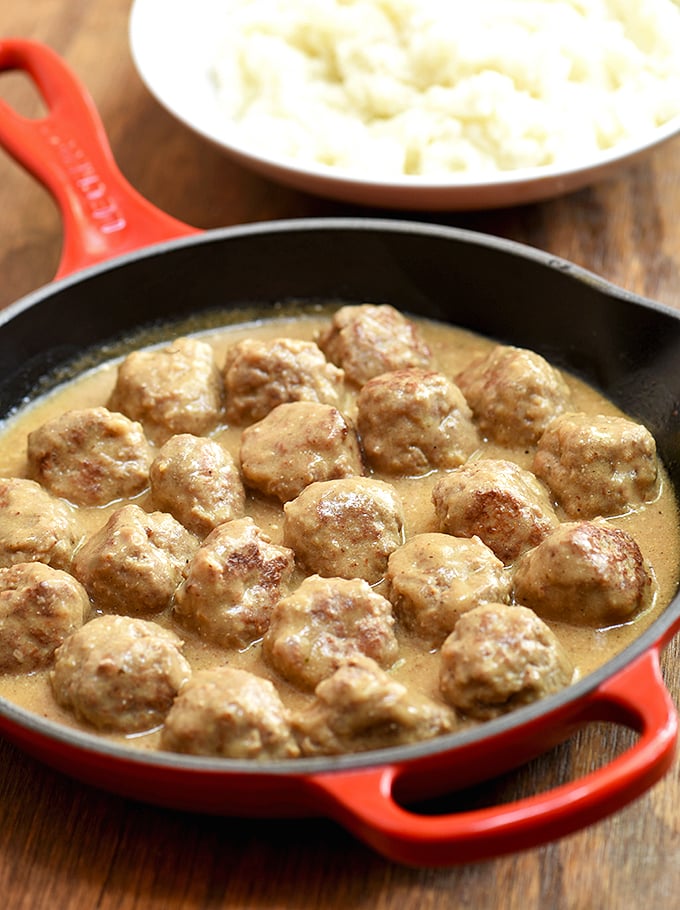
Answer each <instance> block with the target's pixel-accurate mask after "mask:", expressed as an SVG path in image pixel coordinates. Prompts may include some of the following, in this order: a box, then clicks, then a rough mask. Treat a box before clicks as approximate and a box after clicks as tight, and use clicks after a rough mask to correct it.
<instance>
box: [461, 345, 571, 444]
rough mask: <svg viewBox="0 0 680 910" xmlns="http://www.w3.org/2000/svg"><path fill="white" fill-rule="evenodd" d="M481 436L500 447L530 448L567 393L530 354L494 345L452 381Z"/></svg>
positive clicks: (545, 365)
mask: <svg viewBox="0 0 680 910" xmlns="http://www.w3.org/2000/svg"><path fill="white" fill-rule="evenodd" d="M456 382H457V383H458V385H459V386H460V388H461V389H462V391H463V394H464V395H465V397H466V398H467V401H468V404H469V405H470V407H471V408H472V410H473V413H474V415H475V418H476V420H477V423H478V424H479V428H480V430H481V431H482V433H483V434H484V435H485V436H486V437H487V438H488V439H491V440H494V441H495V442H499V443H501V444H503V445H517V446H522V445H531V444H533V443H535V442H536V441H537V440H538V438H539V436H540V435H541V433H542V432H543V430H544V429H545V427H546V426H547V425H548V423H549V422H550V421H551V420H552V419H553V417H555V416H556V415H557V414H560V413H562V411H564V410H565V409H566V408H567V407H568V405H569V402H570V400H571V393H570V391H569V387H568V386H567V384H566V382H565V381H564V379H563V378H562V376H561V374H560V373H559V372H558V371H557V370H556V369H555V368H554V367H552V366H551V365H550V364H549V363H548V362H547V360H545V359H544V358H543V357H541V355H540V354H537V353H536V352H534V351H527V350H525V349H524V348H515V347H511V346H505V345H497V346H496V347H494V348H492V350H491V351H490V352H489V353H488V354H487V355H485V356H482V357H481V358H479V359H476V360H474V361H473V362H472V363H470V364H469V365H468V366H467V367H466V368H465V369H464V370H462V371H461V372H460V373H459V374H458V375H457V376H456Z"/></svg>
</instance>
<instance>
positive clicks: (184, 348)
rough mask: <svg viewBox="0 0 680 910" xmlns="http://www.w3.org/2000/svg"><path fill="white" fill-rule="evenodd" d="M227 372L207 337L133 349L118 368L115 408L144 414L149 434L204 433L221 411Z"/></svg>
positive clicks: (112, 401)
mask: <svg viewBox="0 0 680 910" xmlns="http://www.w3.org/2000/svg"><path fill="white" fill-rule="evenodd" d="M222 399H223V388H222V377H221V376H220V371H219V369H218V367H217V364H216V363H215V358H214V356H213V350H212V348H211V347H210V345H209V344H207V343H206V342H205V341H198V340H196V339H195V338H178V339H177V340H176V341H173V342H172V344H170V345H168V346H167V347H164V348H160V349H156V350H144V351H133V352H132V353H131V354H128V356H127V357H126V358H125V360H124V361H123V362H122V363H121V365H120V366H119V368H118V376H117V379H116V385H115V387H114V389H113V392H112V394H111V397H110V399H109V403H108V406H109V408H110V409H111V410H112V411H122V413H123V414H127V416H128V417H131V418H132V419H133V420H139V421H140V422H141V423H142V424H143V425H144V429H145V430H146V432H147V434H148V436H149V438H150V439H152V440H153V441H154V442H157V443H163V442H165V440H167V439H169V438H170V437H171V436H174V435H176V434H177V433H192V434H194V435H195V436H202V435H204V434H205V433H208V432H209V431H210V430H212V429H213V428H214V427H215V426H216V424H217V423H218V421H219V419H220V416H221V414H222Z"/></svg>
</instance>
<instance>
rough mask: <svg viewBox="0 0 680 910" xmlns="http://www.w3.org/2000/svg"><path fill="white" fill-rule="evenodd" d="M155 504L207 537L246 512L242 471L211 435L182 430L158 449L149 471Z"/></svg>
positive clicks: (198, 534)
mask: <svg viewBox="0 0 680 910" xmlns="http://www.w3.org/2000/svg"><path fill="white" fill-rule="evenodd" d="M149 481H150V484H151V495H152V497H153V502H154V505H155V506H156V508H158V509H161V510H162V511H164V512H169V513H170V514H171V515H172V516H173V517H174V518H176V519H177V521H179V522H181V523H182V524H183V525H184V527H185V528H188V530H189V531H191V532H192V533H193V534H196V535H197V536H198V537H205V536H206V535H207V534H209V533H210V532H211V531H212V530H213V529H214V528H216V527H217V526H218V525H220V524H222V523H223V522H225V521H231V520H232V519H234V518H240V517H241V516H242V515H243V513H244V510H245V492H244V489H243V483H242V481H241V475H240V474H239V470H238V467H237V465H236V462H235V460H234V458H233V457H232V456H231V454H230V453H229V452H228V451H227V450H226V449H225V448H224V447H223V446H221V445H220V444H219V443H218V442H216V441H215V440H214V439H208V438H207V437H205V436H192V435H191V434H190V433H180V434H178V435H177V436H172V437H171V438H170V439H168V441H167V442H166V443H165V444H164V445H163V446H162V447H161V449H160V451H159V452H158V455H157V456H156V458H155V459H154V460H153V462H152V464H151V469H150V471H149Z"/></svg>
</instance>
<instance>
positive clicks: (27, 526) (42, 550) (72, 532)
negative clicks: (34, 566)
mask: <svg viewBox="0 0 680 910" xmlns="http://www.w3.org/2000/svg"><path fill="white" fill-rule="evenodd" d="M0 526H1V527H2V534H1V535H0V566H11V565H14V564H15V563H18V562H44V563H48V564H49V565H51V566H54V568H56V569H68V568H69V567H70V565H71V559H72V557H73V552H74V550H75V548H76V546H77V545H78V543H79V542H80V540H81V537H82V534H81V532H80V529H79V528H78V522H77V516H76V511H75V509H73V507H72V506H70V505H68V504H67V503H65V502H62V500H61V499H57V498H56V497H54V496H52V495H51V494H50V493H48V492H47V490H44V489H43V488H42V487H41V486H40V484H39V483H36V482H35V481H34V480H25V479H24V478H20V477H11V478H0Z"/></svg>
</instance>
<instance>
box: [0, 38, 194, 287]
mask: <svg viewBox="0 0 680 910" xmlns="http://www.w3.org/2000/svg"><path fill="white" fill-rule="evenodd" d="M3 70H4V71H10V70H18V71H23V72H24V73H25V74H26V75H28V76H29V77H30V78H31V79H32V80H33V82H34V84H35V85H36V87H37V88H38V90H39V91H40V94H41V96H42V98H43V100H44V102H45V104H46V106H47V114H46V115H45V116H44V117H42V118H39V119H35V120H33V119H31V118H28V117H24V116H22V115H21V114H19V113H18V112H16V111H14V110H13V109H12V108H11V107H10V105H9V104H8V103H7V102H6V101H4V100H3V99H0V144H2V145H3V146H4V148H5V149H6V151H7V152H8V153H9V154H10V155H12V156H13V157H14V159H15V160H16V161H17V162H18V163H19V164H21V165H22V166H23V167H24V168H25V169H26V170H27V171H29V172H30V173H31V174H33V176H34V177H35V178H36V179H37V180H38V181H39V182H40V183H42V184H43V185H44V186H45V187H46V188H47V189H48V190H49V191H50V192H51V193H52V195H53V196H54V198H55V200H56V202H57V205H58V206H59V209H60V211H61V216H62V219H63V224H64V243H63V249H62V256H61V262H60V264H59V268H58V270H57V274H56V277H57V278H62V277H64V276H65V275H69V274H71V273H72V272H75V271H77V270H79V269H82V268H85V267H87V266H90V265H94V264H96V263H98V262H103V261H106V260H109V259H112V258H113V257H115V256H118V255H120V254H122V253H127V252H131V251H134V250H138V249H141V248H142V247H144V246H148V245H150V244H152V243H157V242H160V241H163V240H169V239H172V238H175V237H186V236H189V235H191V234H195V233H200V232H199V231H198V230H197V229H196V228H193V227H190V226H189V225H186V224H183V223H182V222H181V221H177V220H176V219H174V218H172V217H171V216H170V215H166V214H165V212H162V211H161V210H160V209H157V208H156V207H155V206H153V205H152V204H151V203H150V202H149V201H148V200H146V199H144V197H143V196H141V195H140V194H139V193H138V192H137V191H136V190H135V189H134V188H133V187H132V186H131V185H130V184H129V183H128V182H127V180H126V179H125V177H124V176H123V174H122V173H121V171H120V170H119V169H118V167H117V165H116V163H115V161H114V158H113V155H112V152H111V149H110V146H109V143H108V139H107V136H106V133H105V131H104V127H103V125H102V122H101V120H100V118H99V115H98V113H97V111H96V108H95V106H94V103H93V101H92V99H91V97H90V95H89V93H88V92H87V90H86V89H85V87H84V86H83V85H82V84H81V83H80V82H79V81H78V78H77V77H76V76H75V74H74V73H73V72H72V71H71V70H70V69H69V68H68V66H67V65H66V64H65V63H64V61H63V60H62V59H61V58H60V57H59V56H58V55H57V54H56V53H55V52H54V51H52V50H51V49H50V48H48V47H46V46H45V45H42V44H40V43H38V42H35V41H29V40H24V39H20V38H8V39H2V40H0V71H3Z"/></svg>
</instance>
